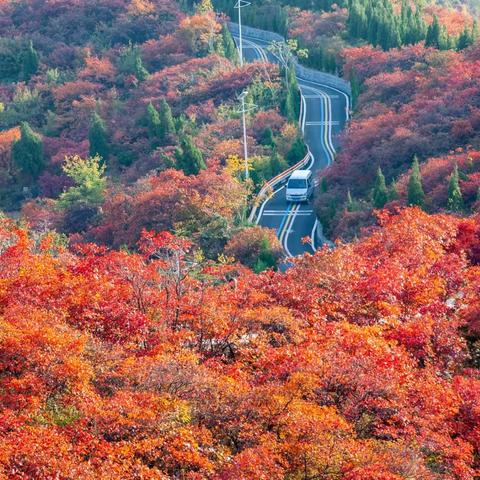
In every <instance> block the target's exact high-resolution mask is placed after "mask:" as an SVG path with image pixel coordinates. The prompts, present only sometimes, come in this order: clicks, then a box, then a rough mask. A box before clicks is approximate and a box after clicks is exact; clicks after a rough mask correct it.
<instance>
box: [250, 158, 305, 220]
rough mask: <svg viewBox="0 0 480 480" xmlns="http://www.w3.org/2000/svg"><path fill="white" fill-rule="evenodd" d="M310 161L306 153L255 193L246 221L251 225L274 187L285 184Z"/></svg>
mask: <svg viewBox="0 0 480 480" xmlns="http://www.w3.org/2000/svg"><path fill="white" fill-rule="evenodd" d="M309 161H310V152H308V153H307V154H306V155H305V157H304V158H302V160H300V161H299V162H298V163H297V164H295V165H293V166H291V167H290V168H288V169H287V170H284V171H283V172H282V173H280V174H278V175H277V176H276V177H273V178H272V179H271V180H269V181H268V182H266V183H265V184H264V185H263V187H262V188H261V189H260V191H259V192H258V193H257V196H256V197H255V200H254V201H253V207H252V211H251V212H250V216H249V217H248V221H249V222H250V223H253V221H254V220H255V217H256V215H257V210H258V208H259V207H260V206H261V205H262V204H263V203H264V202H265V200H268V199H269V198H270V197H271V195H272V194H273V193H274V191H275V187H276V186H277V185H279V184H281V183H285V182H286V181H287V179H288V177H289V176H290V174H291V173H292V172H294V171H295V170H297V169H299V168H301V167H303V166H305V165H306V164H307V163H308V162H309Z"/></svg>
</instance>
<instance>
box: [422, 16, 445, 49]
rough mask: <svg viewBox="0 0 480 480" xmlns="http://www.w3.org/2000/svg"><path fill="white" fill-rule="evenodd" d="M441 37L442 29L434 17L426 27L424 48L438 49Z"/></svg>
mask: <svg viewBox="0 0 480 480" xmlns="http://www.w3.org/2000/svg"><path fill="white" fill-rule="evenodd" d="M441 37H442V28H441V26H440V22H439V21H438V17H437V16H436V15H434V16H433V22H432V23H431V24H430V25H429V26H428V29H427V36H426V38H425V46H426V47H434V48H440V46H441V43H442V38H441Z"/></svg>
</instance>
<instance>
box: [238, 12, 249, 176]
mask: <svg viewBox="0 0 480 480" xmlns="http://www.w3.org/2000/svg"><path fill="white" fill-rule="evenodd" d="M239 11H240V10H239ZM247 95H248V92H247V90H245V91H244V92H243V93H242V94H241V95H240V100H241V101H242V123H243V157H244V158H245V180H248V178H249V176H250V175H249V171H248V145H247V122H246V119H245V113H246V112H245V97H246V96H247Z"/></svg>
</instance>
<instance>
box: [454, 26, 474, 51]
mask: <svg viewBox="0 0 480 480" xmlns="http://www.w3.org/2000/svg"><path fill="white" fill-rule="evenodd" d="M473 41H474V39H473V36H472V31H471V30H468V28H467V27H465V28H464V29H463V32H462V33H461V34H460V36H459V37H458V41H457V50H464V49H465V48H467V47H469V46H470V45H472V44H473Z"/></svg>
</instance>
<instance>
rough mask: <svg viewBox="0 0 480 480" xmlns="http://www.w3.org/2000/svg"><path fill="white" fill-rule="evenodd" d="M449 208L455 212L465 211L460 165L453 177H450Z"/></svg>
mask: <svg viewBox="0 0 480 480" xmlns="http://www.w3.org/2000/svg"><path fill="white" fill-rule="evenodd" d="M447 206H448V208H449V210H452V211H453V212H458V211H460V210H462V209H463V196H462V191H461V190H460V184H459V181H458V165H455V167H454V169H453V172H452V175H451V176H450V182H449V184H448V202H447Z"/></svg>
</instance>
